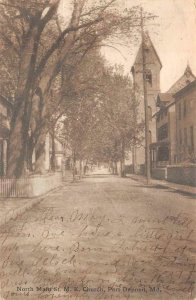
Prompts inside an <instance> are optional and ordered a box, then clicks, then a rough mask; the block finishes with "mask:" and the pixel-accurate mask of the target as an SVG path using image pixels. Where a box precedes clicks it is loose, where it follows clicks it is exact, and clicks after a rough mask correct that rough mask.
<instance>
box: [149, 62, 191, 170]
mask: <svg viewBox="0 0 196 300" xmlns="http://www.w3.org/2000/svg"><path fill="white" fill-rule="evenodd" d="M195 79H196V78H195V76H194V75H193V73H192V70H191V68H190V66H189V65H188V66H187V67H186V69H185V71H184V74H183V75H182V76H181V77H180V78H179V79H178V80H177V81H176V82H175V83H174V84H173V85H172V86H171V87H170V89H169V90H168V91H167V92H166V93H159V94H158V96H157V101H156V106H157V108H158V111H157V112H156V113H155V114H154V115H153V119H155V120H156V142H154V143H151V145H150V151H151V167H152V168H159V167H165V166H167V165H171V164H175V163H178V162H179V161H181V160H183V159H185V157H186V158H187V154H186V155H185V152H187V151H188V149H187V148H186V149H185V146H184V145H183V146H182V144H180V143H182V134H184V137H185V141H186V136H187V135H188V132H187V133H186V131H187V130H188V129H187V128H189V133H190V131H191V130H194V126H193V124H192V123H193V121H192V120H191V121H190V115H189V116H188V117H187V116H186V119H183V120H182V121H183V122H182V123H181V119H180V120H179V116H180V117H182V116H181V114H182V112H181V110H182V109H184V110H185V111H186V106H185V105H187V107H188V105H189V101H188V99H187V102H185V101H184V100H183V99H182V100H180V98H179V97H180V95H182V93H184V92H183V91H184V89H185V90H186V91H187V89H188V90H189V89H190V88H189V86H190V87H192V85H193V86H194V82H195ZM191 91H192V90H191ZM183 95H184V94H183ZM189 97H191V99H192V100H191V101H193V98H194V95H192V96H189ZM177 102H178V104H177ZM192 105H193V104H192ZM182 106H183V108H182ZM179 111H180V112H179ZM192 119H193V116H192ZM184 121H186V123H187V124H184ZM182 127H183V129H182ZM190 128H192V129H190ZM182 130H183V133H182ZM190 134H192V133H190ZM177 137H178V138H177ZM187 138H188V137H187ZM179 145H181V147H180V149H181V150H179ZM187 147H188V145H187ZM189 152H190V150H189ZM180 153H181V154H180Z"/></svg>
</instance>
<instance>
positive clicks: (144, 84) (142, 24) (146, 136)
mask: <svg viewBox="0 0 196 300" xmlns="http://www.w3.org/2000/svg"><path fill="white" fill-rule="evenodd" d="M141 36H142V71H143V72H142V73H143V90H144V111H145V166H146V179H147V184H150V177H151V176H150V148H149V146H150V141H149V114H148V95H147V81H146V73H147V72H146V53H145V36H144V18H143V9H142V8H141Z"/></svg>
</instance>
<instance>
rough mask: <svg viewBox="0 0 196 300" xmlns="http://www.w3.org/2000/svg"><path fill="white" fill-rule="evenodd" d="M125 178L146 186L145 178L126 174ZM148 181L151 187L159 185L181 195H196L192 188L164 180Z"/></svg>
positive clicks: (195, 190)
mask: <svg viewBox="0 0 196 300" xmlns="http://www.w3.org/2000/svg"><path fill="white" fill-rule="evenodd" d="M126 176H127V177H129V178H131V179H133V180H135V181H139V182H142V183H143V184H146V178H145V177H144V176H141V175H135V174H126ZM150 181H151V185H161V186H165V187H166V188H169V189H172V190H176V191H179V192H182V193H189V194H193V195H196V188H195V187H193V186H189V185H182V184H177V183H173V182H169V181H166V180H158V179H154V178H152V179H151V180H150Z"/></svg>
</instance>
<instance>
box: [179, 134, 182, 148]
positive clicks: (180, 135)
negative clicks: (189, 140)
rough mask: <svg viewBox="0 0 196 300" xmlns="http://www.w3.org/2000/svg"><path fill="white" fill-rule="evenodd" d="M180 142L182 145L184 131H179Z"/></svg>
mask: <svg viewBox="0 0 196 300" xmlns="http://www.w3.org/2000/svg"><path fill="white" fill-rule="evenodd" d="M179 142H180V145H182V131H181V130H179Z"/></svg>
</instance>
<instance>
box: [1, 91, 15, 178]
mask: <svg viewBox="0 0 196 300" xmlns="http://www.w3.org/2000/svg"><path fill="white" fill-rule="evenodd" d="M12 105H13V104H12V102H11V101H9V100H8V99H6V98H4V97H3V96H0V176H5V175H6V168H7V142H8V138H9V130H10V119H11V112H12Z"/></svg>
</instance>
